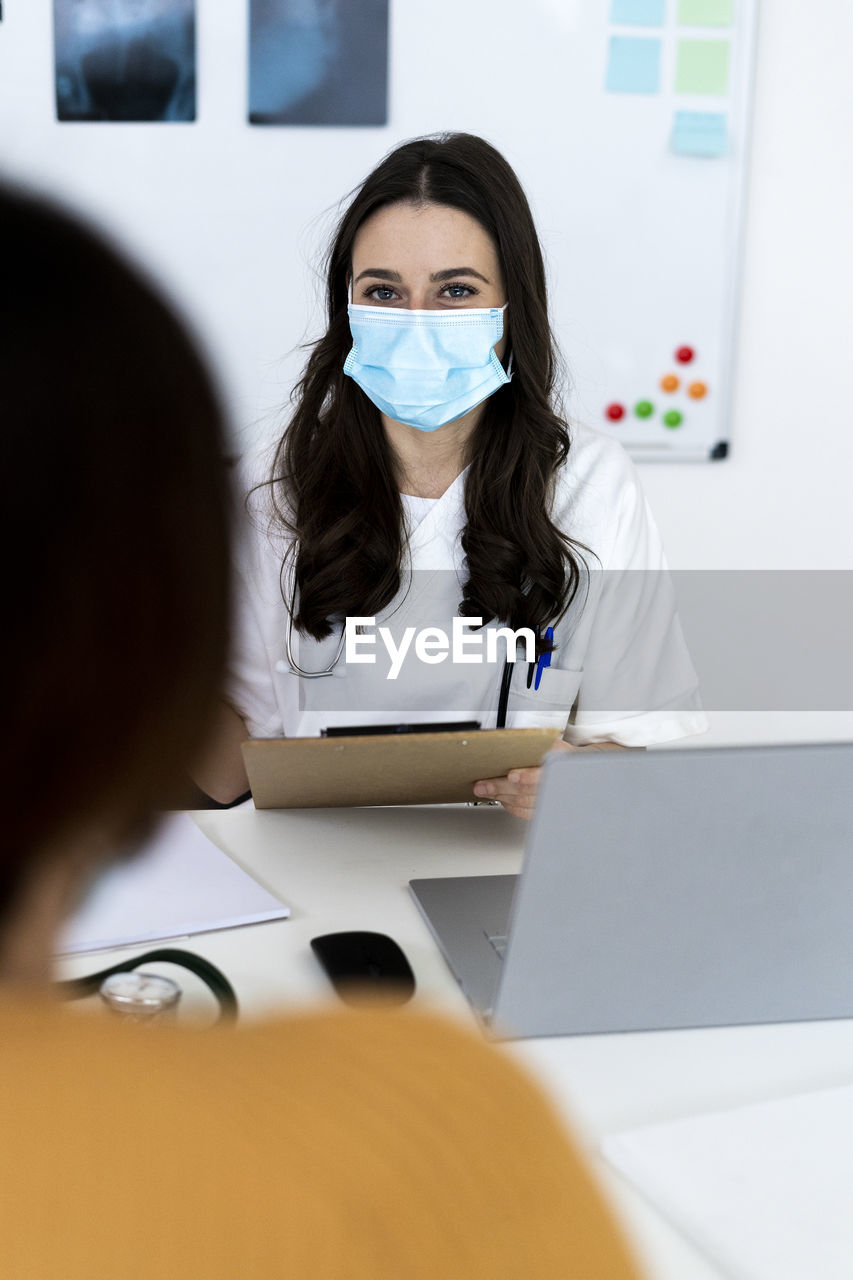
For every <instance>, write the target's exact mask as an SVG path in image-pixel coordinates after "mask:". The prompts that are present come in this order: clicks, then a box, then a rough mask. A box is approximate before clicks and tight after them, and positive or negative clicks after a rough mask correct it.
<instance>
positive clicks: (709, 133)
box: [672, 111, 728, 159]
mask: <svg viewBox="0 0 853 1280" xmlns="http://www.w3.org/2000/svg"><path fill="white" fill-rule="evenodd" d="M672 149H673V151H674V152H675V154H676V155H677V156H705V157H708V158H710V159H715V158H717V157H718V156H724V155H725V154H726V151H727V150H728V125H727V121H726V117H725V116H724V115H723V113H722V112H721V111H676V113H675V122H674V124H673V127H672Z"/></svg>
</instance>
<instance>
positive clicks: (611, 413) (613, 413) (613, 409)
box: [604, 404, 625, 422]
mask: <svg viewBox="0 0 853 1280" xmlns="http://www.w3.org/2000/svg"><path fill="white" fill-rule="evenodd" d="M604 412H605V413H606V414H607V417H608V418H609V419H610V421H611V422H621V420H622V419H623V418H624V417H625V408H624V406H623V405H621V404H609V405H608V406H607V408H606V409H605V410H604Z"/></svg>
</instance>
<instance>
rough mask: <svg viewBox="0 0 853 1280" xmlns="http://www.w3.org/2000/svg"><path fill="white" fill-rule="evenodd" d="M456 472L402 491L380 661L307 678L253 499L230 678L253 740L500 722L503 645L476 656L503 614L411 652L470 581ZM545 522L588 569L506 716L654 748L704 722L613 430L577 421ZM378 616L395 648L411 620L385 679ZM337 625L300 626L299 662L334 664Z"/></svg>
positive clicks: (519, 667) (520, 677) (523, 667)
mask: <svg viewBox="0 0 853 1280" xmlns="http://www.w3.org/2000/svg"><path fill="white" fill-rule="evenodd" d="M464 483H465V476H464V473H463V474H462V475H461V476H459V477H458V478H457V479H456V480H455V481H454V483H453V484H452V485H451V486H450V488H449V489H448V490H447V492H446V493H445V494H443V496H442V497H441V498H437V499H423V498H415V497H410V496H407V495H403V509H404V514H405V522H406V531H407V535H408V537H407V544H406V551H405V564H404V573H403V579H404V587H403V588H402V589H401V592H400V594H399V596H398V597H397V599H396V600H394V601H392V602H391V604H390V605H389V606H388V607H387V608H386V609H385V610H384V611H383V612H382V614H381V615H379V616H378V617H377V618H376V620H375V628H370V627H368V628H367V630H366V632H365V634H364V635H363V636H362V637H360V638H359V639H358V640H357V641H356V643H357V646H358V650H359V651H360V652H361V653H363V654H365V655H367V656H370V655H375V658H376V661H375V663H373V664H371V663H369V662H366V661H362V662H359V663H356V662H354V661H347V660H346V655H345V654H344V655H342V656H341V658H340V660H339V662H338V663H337V665H336V667H335V672H334V675H332V676H328V677H325V678H321V679H315V680H309V679H305V678H303V677H301V676H299V675H296V674H294V672H293V671H292V670H291V669H290V666H289V663H288V661H287V656H286V637H287V626H288V607H287V604H286V603H285V599H287V601H288V602H289V600H290V591H291V577H290V573H289V572H288V570H287V569H286V570H285V572H284V573H283V574H282V562H283V558H284V555H285V553H286V552H287V550H288V548H289V545H290V541H289V539H288V538H287V537H286V536H285V535H284V534H283V533H281V532H278V531H273V532H270V531H269V529H268V521H267V520H266V519H265V518H264V517H263V516H262V515H261V514H260V513H259V512H258V511H256V514H255V517H254V520H253V522H252V526H251V527H250V528H249V529H248V530H247V533H246V537H245V539H244V542H243V545H242V548H241V553H240V557H239V560H240V563H239V565H238V574H237V619H236V628H235V633H236V635H235V642H234V650H233V660H232V678H231V682H230V686H229V700H230V701H231V702H232V703H233V705H234V707H235V708H236V710H237V711H238V712H239V714H240V715H241V716H243V718H244V719H245V721H246V725H247V728H248V730H249V733H250V735H251V736H252V737H261V738H270V737H283V736H287V737H313V736H316V735H317V734H318V733H319V732H320V730H321V729H322V728H325V727H327V726H329V725H346V724H350V725H353V724H383V723H384V724H395V723H400V722H407V723H417V722H425V721H455V720H479V721H480V723H481V724H482V726H483V727H484V728H492V727H494V725H495V722H496V715H497V706H498V697H499V690H500V682H501V675H502V672H503V668H504V653H505V643H504V642H503V641H500V640H499V641H498V643H497V645H496V646H495V648H496V661H493V662H491V663H489V662H486V661H480V662H477V661H476V660H472V659H476V654H477V651H478V648H482V654H481V656H482V657H483V658H485V656H486V652H485V651H486V638H487V632H488V631H490V630H491V631H493V632H497V630H498V628H499V626H500V624H499V623H497V622H492V623H490V624H489V625H488V627H484V628H482V629H481V630H480V631H470V630H469V631H467V632H466V635H467V636H468V637H469V639H468V642H467V643H466V646H465V649H466V660H462V661H459V660H457V661H454V660H453V655H452V654H450V653H447V654H446V655H445V656H444V657H443V658H438V657H437V656H436V654H437V651H438V650H439V649H440V645H438V644H437V643H435V641H436V636H435V635H433V637H432V638H433V642H434V643H433V644H432V646H430V645H429V644H424V645H423V646H422V648H421V650H420V652H421V656H420V657H419V656H418V651H417V650H416V645H417V643H418V640H417V637H418V633H420V632H423V631H424V630H425V629H427V628H430V629H434V628H439V629H440V630H443V632H444V633H445V634H446V635H447V636H448V638H450V637H451V633H452V627H453V618H454V616H456V615H458V613H459V603H460V601H461V599H462V584H464V582H465V580H466V577H467V574H466V569H465V561H464V556H463V554H462V550H461V546H460V538H461V535H462V532H463V530H464V522H465V512H464ZM262 492H263V491H262ZM256 505H257V504H256ZM552 519H553V520H554V523H555V524H557V525H558V527H559V528H561V529H562V530H563V531H564V532H565V533H567V534H569V536H570V537H571V538H573V539H574V540H575V541H576V542H578V543H581V544H583V547H585V548H588V551H583V550H582V551H581V554H582V555H583V557H584V559H585V560H586V562H587V566H588V569H589V573H588V575H586V577H585V581H584V582H583V583H582V585H581V589H580V592H579V594H578V597H577V598H576V600H575V602H574V603H573V604H572V606H571V608H570V609H569V611H568V613H567V615H566V616H565V617H564V618H563V619H561V620H560V621H559V622H556V620H555V623H556V625H555V631H554V642H555V645H556V648H555V651H554V653H553V655H552V658H551V663H550V665H549V666H546V667H543V668H542V669H541V671H540V681H539V688H538V690H537V689H535V687H534V684H535V669H534V668H533V667H532V666H531V667H529V666H528V664H527V662H525V661H518V662H516V664H515V667H514V669H513V678H512V684H511V692H510V699H509V707H508V714H507V721H506V723H507V725H508V726H509V727H534V726H543V727H554V728H559V729H561V730H562V729H565V731H566V732H565V736H566V739H567V740H568V741H569V742H572V743H574V744H575V745H582V744H584V743H591V742H602V741H613V742H618V743H621V744H623V745H625V746H648V745H652V744H654V743H661V742H668V741H671V740H673V739H676V738H680V737H683V736H686V735H688V734H693V733H702V732H704V730H705V729H706V728H707V723H706V720H705V717H704V715H703V713H702V711H701V708H700V705H699V700H698V691H697V680H696V674H695V672H694V670H693V666H692V664H691V662H690V657H689V654H688V653H687V649H686V646H685V643H684V638H683V635H682V632H681V626H680V624H679V621H678V617H677V613H676V608H675V600H674V595H673V588H672V583H671V580H670V578H669V574H668V572H667V569H666V561H665V558H664V554H663V548H662V546H661V542H660V538H659V536H658V532H657V529H656V527H655V524H654V520H653V519H652V516H651V512H650V511H649V508H648V504H647V503H646V500H645V497H644V496H643V493H642V490H641V488H640V484H639V480H638V477H637V474H636V471H635V469H634V467H633V465H632V463H631V462H630V460H629V459H628V457H627V455H626V454H625V452H624V450H623V449H622V448H621V446H620V445H619V444H618V443H617V442H616V441H614V440H612V439H610V438H609V437H606V436H603V435H599V434H598V433H597V432H594V431H592V430H590V429H589V428H582V427H574V428H573V429H572V445H571V449H570V451H569V457H568V460H567V462H566V464H565V465H564V466H563V468H562V469H561V472H560V474H559V476H558V479H557V485H556V490H555V497H554V504H553V511H552ZM409 570H410V571H411V572H409ZM282 584H283V587H282ZM380 627H385V628H386V629H387V631H388V633H389V636H390V639H391V643H392V646H393V647H394V648H396V649H397V650H400V646H401V645H402V643H403V640H404V632H405V631H406V629H411V630H412V636H411V637H410V645H409V649H408V650H407V651H406V653H405V657H404V658H403V659H402V660H399V659H398V662H397V664H396V667H397V674H396V676H395V678H393V679H391V678H389V675H390V674H391V673H392V672H393V671H394V670H395V663H394V662H392V659H391V657H390V656H389V653H388V652H387V651H386V647H385V645H384V643H383V642H382V637H381V636H380V635H379V634H378V630H377V629H378V628H380ZM370 635H372V636H373V637H374V638H373V640H372V641H371V640H370V639H369V638H368V637H369V636H370ZM340 637H341V628H340V626H339V627H337V628H336V629H335V633H334V635H333V636H331V637H329V638H328V639H326V640H324V641H322V642H318V641H315V640H313V639H311V638H306V637H304V636H300V635H299V634H298V633H294V635H293V641H292V645H293V653H294V658H295V662H296V664H297V665H298V666H299V667H301V668H303V670H306V671H321V670H323V669H325V668H326V667H328V666H330V665H331V663H332V661H333V659H334V656H335V653H336V651H337V648H338V645H339V643H340ZM478 637H479V639H478ZM426 639H428V637H425V640H426ZM431 655H432V656H431ZM521 656H522V657H523V650H522V651H521ZM528 677H530V679H529V680H528ZM528 686H529V687H528Z"/></svg>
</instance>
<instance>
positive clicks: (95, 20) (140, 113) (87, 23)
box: [53, 0, 195, 121]
mask: <svg viewBox="0 0 853 1280" xmlns="http://www.w3.org/2000/svg"><path fill="white" fill-rule="evenodd" d="M53 20H54V41H55V44H54V47H55V51H56V114H57V117H58V119H60V120H162V121H173V120H195V0H53Z"/></svg>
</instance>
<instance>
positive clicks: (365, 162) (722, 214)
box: [0, 0, 756, 460]
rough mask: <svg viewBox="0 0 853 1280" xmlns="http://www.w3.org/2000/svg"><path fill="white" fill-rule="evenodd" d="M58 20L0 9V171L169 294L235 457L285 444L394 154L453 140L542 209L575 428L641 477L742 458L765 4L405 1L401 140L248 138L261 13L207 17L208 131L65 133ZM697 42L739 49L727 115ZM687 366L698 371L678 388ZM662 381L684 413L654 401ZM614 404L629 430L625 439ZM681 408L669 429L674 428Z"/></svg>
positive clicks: (257, 131)
mask: <svg viewBox="0 0 853 1280" xmlns="http://www.w3.org/2000/svg"><path fill="white" fill-rule="evenodd" d="M345 3H346V0H322V5H321V0H299V12H300V13H304V14H306V15H307V14H310V12H311V11H312V7H318V6H320V7H322V6H325V7H328V5H330V4H345ZM683 5H689V6H690V7H691V8H692V9H693V10H694V12H695V10H696V8H697V7H698V8H700V9H701V8H702V7H703V6H711V7H712V8H713V7H715V6H722V7H724V8H725V7H726V6H727V5H730V6H731V9H732V11H731V15H730V19H731V20H730V22H728V23H727V25H726V26H724V27H694V26H690V27H688V26H686V25H681V24H680V23H679V12H680V10H681V6H683ZM51 9H52V6H51V5H50V4H48V3H44V4H33V3H32V0H7V3H6V4H5V5H4V7H3V21H2V23H0V167H2V168H3V169H4V170H5V171H6V172H7V173H12V174H14V175H17V176H20V177H22V178H25V179H27V180H31V181H35V182H36V183H37V184H39V185H41V186H44V187H46V188H47V189H48V190H50V191H52V192H55V193H58V194H59V195H61V196H62V197H65V198H68V199H70V200H72V201H73V202H74V203H75V204H77V205H78V206H81V207H82V208H84V209H86V210H89V211H91V212H92V214H93V215H94V216H95V217H96V219H97V221H98V222H100V223H101V225H104V226H106V227H107V229H108V230H110V231H111V232H112V233H113V234H114V235H115V236H116V237H117V238H118V239H119V240H120V241H121V242H123V243H124V244H126V245H128V246H129V247H130V249H131V250H132V251H134V252H136V253H138V254H139V255H140V256H141V258H142V259H143V260H144V262H145V263H146V264H147V265H148V266H149V267H150V269H151V270H152V271H153V272H154V273H155V275H157V276H158V278H159V279H160V280H161V281H162V282H163V283H164V284H165V286H166V288H167V289H168V291H169V292H170V293H171V294H172V296H173V297H174V298H175V299H176V301H177V302H178V304H179V306H180V307H181V309H182V310H183V311H184V312H185V314H187V315H188V316H189V318H190V320H191V321H192V323H193V325H194V327H195V329H196V331H197V333H198V334H199V336H200V338H201V341H202V343H203V346H204V347H205V350H206V351H207V353H208V355H209V357H210V358H211V361H212V363H213V366H214V368H215V370H216V373H217V375H218V377H219V379H220V382H221V383H222V385H223V388H224V391H225V395H226V398H227V400H228V403H229V406H230V409H231V415H232V421H233V423H234V428H235V437H236V441H237V444H238V447H240V448H243V447H251V446H252V445H253V443H254V441H255V440H256V439H258V438H259V437H262V438H269V437H272V436H273V435H275V434H276V433H277V432H278V431H279V430H280V427H281V423H282V420H283V406H285V405H286V403H287V399H288V395H289V392H290V389H291V386H292V384H293V382H294V381H295V379H296V378H297V377H298V376H299V372H300V370H301V368H302V366H303V364H304V360H305V350H304V347H303V346H302V344H303V343H304V342H305V341H307V340H310V339H311V338H313V337H315V336H317V335H318V334H319V332H320V331H321V329H322V325H323V317H322V287H321V284H320V277H319V274H318V263H319V259H320V257H321V254H322V250H323V247H324V245H325V242H326V239H327V236H328V234H329V230H330V227H331V225H332V222H333V220H334V215H335V210H336V207H337V205H338V202H339V201H340V199H341V197H342V196H343V195H344V194H345V193H346V192H347V191H349V190H351V189H352V188H353V187H354V186H355V185H356V184H357V183H358V182H359V181H360V180H361V179H362V178H363V177H364V175H365V174H366V173H367V172H368V171H369V170H370V169H371V168H372V167H373V166H374V165H375V164H376V163H377V161H378V160H379V158H380V157H381V156H382V155H383V154H385V152H387V151H388V150H390V149H391V148H392V147H393V146H395V145H397V144H398V143H399V142H401V141H403V140H404V139H407V138H411V137H414V136H417V135H420V134H424V133H432V132H437V131H440V130H447V129H450V130H453V129H456V130H467V131H470V132H473V133H478V134H481V135H482V136H484V137H486V138H488V140H489V141H490V142H492V143H493V144H494V145H495V146H497V147H498V149H499V150H501V151H502V152H503V153H504V154H505V155H506V157H507V159H508V160H509V162H510V163H511V164H512V165H513V166H514V168H515V169H516V171H517V172H518V175H519V177H520V179H521V182H522V184H523V186H524V188H525V190H526V192H527V193H528V196H529V198H530V201H531V205H532V207H533V212H534V216H535V218H536V222H537V226H538V228H539V231H540V235H541V238H542V242H543V247H544V250H545V255H546V263H547V268H548V276H549V282H550V306H551V313H552V318H553V323H554V330H555V333H556V337H557V339H558V342H559V344H560V346H561V348H562V350H563V352H564V354H565V357H566V361H567V365H568V370H569V376H570V384H569V392H568V400H567V403H568V409H569V413H570V416H571V417H573V418H574V419H575V420H580V421H583V422H585V423H587V424H589V425H592V426H594V427H597V428H600V429H602V430H605V431H609V432H611V433H612V434H613V435H614V436H616V437H617V438H618V439H620V440H621V441H622V442H623V443H624V444H625V445H626V446H627V447H628V449H629V450H630V451H631V452H632V453H633V454H634V456H635V457H637V458H638V459H644V460H658V459H675V460H681V459H705V458H708V457H709V456H710V455H711V454H712V453H713V451H714V450H715V448H717V447H718V446H720V445H721V444H725V443H726V442H727V441H728V439H729V434H730V432H729V416H730V413H729V405H730V388H731V380H732V363H733V353H734V345H735V333H736V317H737V292H738V290H737V283H738V256H739V246H740V239H741V222H742V210H743V192H744V179H745V174H746V164H747V142H748V125H749V119H748V116H749V100H750V87H751V79H752V64H753V45H754V40H755V24H756V0H525V3H523V4H521V3H519V0H466V2H465V3H464V4H460V3H459V0H428V2H427V0H424V2H423V3H418V4H414V3H412V0H391V3H390V18H391V21H390V27H389V36H390V42H389V54H388V61H389V92H388V123H387V124H386V125H385V126H374V127H364V126H359V127H356V126H351V127H347V128H339V127H329V126H325V127H317V126H313V127H311V126H294V125H287V126H264V127H263V128H259V127H258V126H253V125H251V124H250V123H249V121H248V74H247V62H248V3H247V0H240V3H237V4H233V5H225V4H222V3H221V0H196V12H197V23H196V30H197V40H196V44H197V50H196V54H197V68H196V70H197V78H198V104H197V113H196V118H195V120H194V121H193V122H186V123H166V124H153V123H151V124H149V123H139V122H135V123H109V124H95V123H60V122H58V121H57V119H56V108H55V94H54V59H53V30H52V21H51ZM649 17H651V18H652V19H654V20H655V21H657V22H659V25H657V26H647V25H642V21H641V20H642V19H646V20H648V18H649ZM627 18H631V19H632V21H631V22H628V21H626V19H627ZM614 39H618V40H626V39H627V40H632V39H633V40H645V41H652V42H658V44H659V62H658V76H659V83H658V89H657V91H656V92H647V91H641V92H623V91H610V90H609V89H608V87H607V85H608V76H609V75H610V73H611V71H612V67H611V62H612V58H611V41H612V40H614ZM687 39H689V40H696V41H705V40H708V41H715V42H724V43H727V44H728V45H729V48H730V54H731V63H730V67H729V77H728V87H727V89H726V92H725V93H722V94H717V93H712V94H696V93H683V92H676V76H677V64H678V52H679V42H680V41H682V40H687ZM619 47H620V48H622V46H619ZM616 69H617V71H620V74H623V75H624V74H625V72H626V68H625V67H624V66H622V67H621V68H620V67H617V68H616ZM638 71H640V72H643V73H644V74H648V67H647V66H645V65H641V66H639V67H637V65H633V66H632V65H631V62H630V58H629V64H628V67H627V73H628V74H631V73H634V72H638ZM353 74H356V75H374V74H377V69H376V68H374V67H373V66H371V65H367V66H362V65H361V63H360V62H359V63H358V64H357V65H356V64H354V67H353ZM678 112H690V113H693V114H694V115H695V114H703V115H709V114H710V115H715V116H720V115H723V116H724V117H725V131H726V151H725V154H724V155H722V156H719V157H710V156H703V157H697V156H689V155H688V156H685V155H676V154H675V153H674V152H673V150H672V143H671V140H672V133H673V127H674V123H675V118H676V114H677V113H678ZM694 141H695V139H694ZM707 141H708V140H707V139H706V140H705V142H706V143H707ZM710 142H711V144H713V142H714V138H713V136H712V137H711V139H710ZM685 345H689V346H691V347H692V348H693V349H694V351H695V353H696V354H695V359H694V361H693V362H692V363H691V365H690V367H689V368H686V367H685V368H684V369H681V368H679V367H678V366H677V362H675V361H674V358H673V353H674V352H675V350H676V349H677V348H678V347H681V346H685ZM667 374H675V375H677V376H679V381H680V386H679V389H678V391H676V392H672V393H664V392H662V391H661V389H660V379H661V378H662V377H663V376H665V375H667ZM682 375H686V378H685V376H682ZM690 381H703V382H704V383H705V384H706V385H707V388H708V394H707V396H706V397H705V399H704V400H702V401H693V400H691V399H690V397H689V396H688V395H687V394H686V391H685V386H686V385H689V382H690ZM642 400H647V401H649V402H650V403H651V404H652V405H653V415H652V416H651V417H650V418H648V419H641V418H637V417H636V414H635V412H634V407H635V406H636V404H637V403H639V402H640V401H642ZM616 403H621V404H623V405H624V406H625V408H626V414H625V417H624V418H623V419H622V420H621V421H620V422H610V421H609V420H608V419H607V416H606V409H607V407H608V406H609V405H611V404H616ZM672 410H677V411H680V412H681V413H682V414H683V419H684V420H683V423H682V425H680V426H679V427H678V428H667V427H665V426H664V425H662V413H663V412H666V411H672ZM719 451H720V450H719V449H718V452H719Z"/></svg>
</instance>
